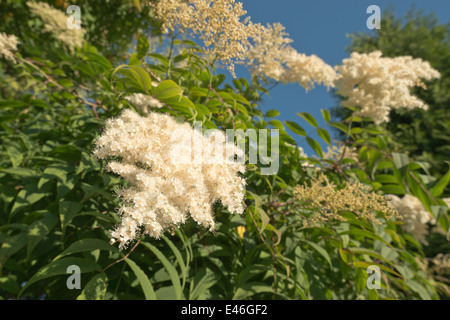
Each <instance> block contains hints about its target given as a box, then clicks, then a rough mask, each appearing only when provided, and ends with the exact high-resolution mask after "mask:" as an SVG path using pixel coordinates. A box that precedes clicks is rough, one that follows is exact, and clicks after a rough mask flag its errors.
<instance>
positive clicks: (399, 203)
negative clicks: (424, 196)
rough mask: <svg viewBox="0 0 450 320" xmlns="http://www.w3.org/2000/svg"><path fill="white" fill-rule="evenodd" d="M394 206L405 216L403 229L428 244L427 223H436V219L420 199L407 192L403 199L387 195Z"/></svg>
mask: <svg viewBox="0 0 450 320" xmlns="http://www.w3.org/2000/svg"><path fill="white" fill-rule="evenodd" d="M386 197H388V199H389V200H390V201H391V204H392V206H393V207H394V208H395V209H396V210H397V211H398V213H400V215H401V216H402V217H403V221H404V225H403V229H404V230H405V231H406V232H408V233H410V234H411V235H412V236H413V237H414V238H416V239H417V240H418V241H420V242H422V243H424V244H427V241H426V237H427V235H428V226H427V223H430V224H432V225H434V224H436V220H435V219H434V218H433V217H432V216H431V214H430V213H429V212H428V211H427V209H425V207H424V206H423V205H422V203H421V202H420V200H419V199H418V198H417V197H414V196H413V195H410V194H407V195H405V196H404V197H403V198H402V199H400V198H399V197H397V196H396V195H392V194H390V195H387V196H386Z"/></svg>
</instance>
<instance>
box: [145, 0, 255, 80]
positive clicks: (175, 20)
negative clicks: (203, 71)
mask: <svg viewBox="0 0 450 320" xmlns="http://www.w3.org/2000/svg"><path fill="white" fill-rule="evenodd" d="M153 8H154V10H155V14H156V17H157V18H158V19H160V20H162V21H163V25H162V28H163V32H165V33H168V32H169V31H172V32H173V31H175V30H177V31H180V32H186V31H191V32H192V34H193V35H195V36H198V37H199V38H200V39H201V40H203V43H204V45H205V47H206V48H207V52H206V54H207V55H208V56H211V57H213V58H212V60H213V61H216V60H217V61H219V60H220V61H221V62H222V63H223V64H224V65H225V66H226V67H227V68H228V70H229V71H230V72H231V74H232V75H233V76H235V74H234V62H235V61H243V60H244V59H245V58H246V52H247V50H248V48H249V46H250V41H249V38H253V37H255V36H257V34H258V33H259V32H260V30H261V26H260V25H258V24H253V23H252V22H251V21H250V18H249V17H247V18H245V19H243V20H242V19H241V18H242V17H243V16H244V15H246V14H247V12H246V11H245V10H244V9H243V8H242V3H240V2H237V3H236V2H235V1H234V0H215V1H212V0H160V1H158V2H156V3H154V4H153Z"/></svg>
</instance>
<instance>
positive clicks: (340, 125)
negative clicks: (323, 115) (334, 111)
mask: <svg viewBox="0 0 450 320" xmlns="http://www.w3.org/2000/svg"><path fill="white" fill-rule="evenodd" d="M331 125H332V126H333V127H335V128H337V129H339V130H341V131H342V132H344V133H347V131H348V127H347V126H346V125H345V124H343V123H340V122H333V123H331Z"/></svg>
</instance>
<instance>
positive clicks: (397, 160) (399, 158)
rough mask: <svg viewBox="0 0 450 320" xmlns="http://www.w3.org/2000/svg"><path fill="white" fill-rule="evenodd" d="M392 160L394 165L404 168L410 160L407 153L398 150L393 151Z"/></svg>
mask: <svg viewBox="0 0 450 320" xmlns="http://www.w3.org/2000/svg"><path fill="white" fill-rule="evenodd" d="M392 160H393V161H394V165H395V167H396V168H397V169H401V168H403V167H404V166H406V165H408V164H409V162H410V161H409V157H408V155H407V154H405V153H398V152H393V153H392Z"/></svg>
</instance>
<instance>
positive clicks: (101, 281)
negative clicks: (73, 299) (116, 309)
mask: <svg viewBox="0 0 450 320" xmlns="http://www.w3.org/2000/svg"><path fill="white" fill-rule="evenodd" d="M107 287H108V277H107V276H106V273H104V272H102V273H100V274H97V275H95V276H94V277H92V279H91V280H89V282H88V283H87V284H86V286H85V287H84V289H83V291H81V294H80V295H79V296H78V297H77V300H104V298H105V293H106V289H107Z"/></svg>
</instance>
